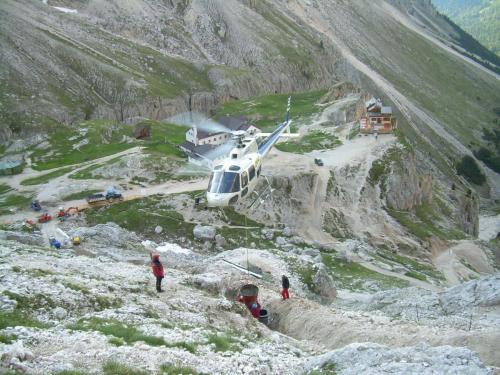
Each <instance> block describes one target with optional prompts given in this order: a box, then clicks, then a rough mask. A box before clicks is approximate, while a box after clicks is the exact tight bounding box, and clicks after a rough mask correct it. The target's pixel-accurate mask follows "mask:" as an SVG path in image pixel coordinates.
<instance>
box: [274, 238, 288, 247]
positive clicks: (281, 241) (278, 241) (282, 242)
mask: <svg viewBox="0 0 500 375" xmlns="http://www.w3.org/2000/svg"><path fill="white" fill-rule="evenodd" d="M276 244H277V245H279V246H283V245H286V244H287V241H286V238H285V237H278V238H276Z"/></svg>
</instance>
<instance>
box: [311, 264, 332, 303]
mask: <svg viewBox="0 0 500 375" xmlns="http://www.w3.org/2000/svg"><path fill="white" fill-rule="evenodd" d="M316 267H317V269H318V270H317V271H316V274H315V275H314V277H313V284H314V290H315V291H316V293H318V294H319V295H320V296H321V297H324V298H326V299H328V300H334V299H335V298H336V297H337V288H335V283H334V282H333V279H332V277H331V276H330V274H329V273H328V270H327V269H326V266H325V265H324V264H323V263H319V264H317V265H316Z"/></svg>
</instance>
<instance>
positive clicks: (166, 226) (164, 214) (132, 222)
mask: <svg viewBox="0 0 500 375" xmlns="http://www.w3.org/2000/svg"><path fill="white" fill-rule="evenodd" d="M86 217H87V222H88V223H89V224H90V225H96V224H105V223H108V222H114V223H116V224H118V225H120V226H121V227H123V228H126V229H128V230H131V231H134V232H136V233H138V234H148V235H150V236H153V237H154V236H157V235H155V233H154V229H155V227H156V226H157V225H160V226H161V227H162V228H163V232H162V237H164V236H165V235H171V236H173V237H181V236H182V237H186V238H191V239H192V238H193V229H194V224H191V223H186V222H185V221H184V218H183V217H182V215H181V214H179V213H177V212H176V211H174V210H172V208H171V207H170V206H169V205H168V204H165V203H162V197H161V196H159V195H156V196H151V197H147V198H144V199H138V200H133V201H127V202H120V203H116V204H113V205H111V206H107V207H101V208H95V209H89V210H87V211H86Z"/></svg>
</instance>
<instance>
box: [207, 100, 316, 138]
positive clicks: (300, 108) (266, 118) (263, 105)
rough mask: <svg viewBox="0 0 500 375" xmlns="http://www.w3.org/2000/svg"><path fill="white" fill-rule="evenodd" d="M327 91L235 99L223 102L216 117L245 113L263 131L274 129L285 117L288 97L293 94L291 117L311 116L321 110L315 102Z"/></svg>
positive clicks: (296, 119) (293, 118) (294, 118)
mask: <svg viewBox="0 0 500 375" xmlns="http://www.w3.org/2000/svg"><path fill="white" fill-rule="evenodd" d="M325 93H326V90H318V91H309V92H302V93H294V94H271V95H264V96H259V97H254V98H251V99H248V100H235V101H231V102H227V103H225V104H223V105H222V106H221V107H219V108H218V109H217V112H216V115H215V116H214V118H215V119H218V118H219V117H222V116H225V115H229V116H237V115H244V116H246V117H247V118H248V119H249V120H251V121H252V122H253V123H255V125H256V126H257V127H259V128H260V129H261V130H262V131H270V130H273V129H274V128H275V127H276V125H277V124H278V123H281V122H282V121H284V119H285V112H286V105H287V100H288V97H289V96H290V95H291V96H292V107H291V110H290V116H291V119H292V120H294V121H298V119H299V118H304V117H308V116H311V115H312V114H314V113H317V112H319V109H318V108H317V107H316V106H315V104H316V103H317V102H318V101H319V100H320V99H321V97H322V96H323V95H324V94H325Z"/></svg>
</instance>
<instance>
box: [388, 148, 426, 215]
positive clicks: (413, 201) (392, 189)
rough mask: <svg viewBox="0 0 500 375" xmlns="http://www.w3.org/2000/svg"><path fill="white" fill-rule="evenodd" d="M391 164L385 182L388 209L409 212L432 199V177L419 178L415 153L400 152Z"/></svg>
mask: <svg viewBox="0 0 500 375" xmlns="http://www.w3.org/2000/svg"><path fill="white" fill-rule="evenodd" d="M400 156H401V157H400V159H399V160H397V161H395V162H393V163H392V164H391V173H390V174H389V175H388V177H387V180H386V202H387V206H388V207H389V208H392V209H395V210H398V211H402V210H411V209H413V208H414V207H416V206H419V205H421V204H422V203H426V202H430V201H431V199H432V176H431V175H426V176H419V174H418V173H417V163H416V157H415V153H413V152H402V153H401V154H400Z"/></svg>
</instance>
